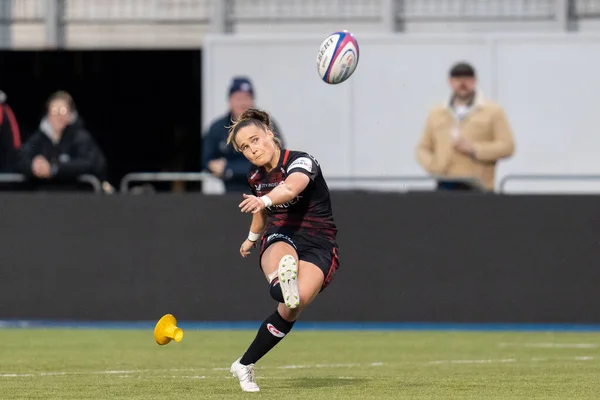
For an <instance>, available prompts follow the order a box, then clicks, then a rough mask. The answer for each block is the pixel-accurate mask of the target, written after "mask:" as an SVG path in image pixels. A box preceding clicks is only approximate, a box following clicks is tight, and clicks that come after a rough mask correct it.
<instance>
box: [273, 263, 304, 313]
mask: <svg viewBox="0 0 600 400" xmlns="http://www.w3.org/2000/svg"><path fill="white" fill-rule="evenodd" d="M277 276H278V277H279V285H280V287H281V293H282V294H283V301H284V304H285V305H286V306H287V307H288V308H296V307H298V306H299V305H300V291H299V290H298V261H296V259H295V258H294V257H292V256H290V255H288V256H283V258H282V259H281V261H279V268H278V270H277Z"/></svg>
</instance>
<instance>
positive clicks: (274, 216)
mask: <svg viewBox="0 0 600 400" xmlns="http://www.w3.org/2000/svg"><path fill="white" fill-rule="evenodd" d="M294 172H300V173H303V174H305V175H306V176H308V177H309V178H310V182H309V184H308V186H307V187H306V188H305V189H304V190H303V191H302V192H301V193H300V194H299V195H298V196H297V197H296V198H295V199H292V200H290V201H289V202H287V203H285V204H278V205H273V206H271V207H269V208H268V209H267V215H268V221H267V232H269V231H270V232H273V231H274V230H277V229H282V230H286V231H292V232H297V233H299V234H305V235H308V236H318V237H320V238H323V239H327V240H329V241H331V242H335V238H336V235H337V227H336V225H335V222H334V220H333V212H332V208H331V199H330V196H329V188H328V187H327V183H326V182H325V179H324V178H323V174H322V172H321V166H320V165H319V163H318V162H317V160H315V158H314V157H312V156H311V155H309V154H307V153H304V152H301V151H290V150H282V151H281V156H280V158H279V163H278V164H277V167H275V168H274V169H273V170H272V171H271V172H267V171H265V169H264V168H257V167H256V166H252V167H251V168H250V171H249V173H248V184H249V185H250V189H251V190H252V194H254V195H255V196H259V197H260V196H264V195H265V194H267V193H269V192H270V191H271V190H273V188H274V187H276V186H278V185H280V184H282V183H283V182H284V181H285V179H286V178H287V177H288V176H289V175H290V174H292V173H294Z"/></svg>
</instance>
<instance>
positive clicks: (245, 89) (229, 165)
mask: <svg viewBox="0 0 600 400" xmlns="http://www.w3.org/2000/svg"><path fill="white" fill-rule="evenodd" d="M250 107H254V87H253V85H252V82H251V81H250V79H249V78H246V77H235V78H233V80H232V81H231V85H230V86H229V111H228V112H227V113H226V114H225V115H223V116H221V117H219V118H217V119H216V120H214V121H213V122H212V123H211V125H210V128H209V130H208V132H207V133H206V135H204V139H203V142H202V156H201V157H202V170H208V171H209V172H210V173H211V174H212V175H213V176H215V177H217V178H219V179H221V180H222V181H223V184H224V185H225V190H226V191H227V192H246V191H248V177H247V174H248V170H249V169H250V162H249V161H248V160H247V159H246V157H244V155H243V154H242V153H238V152H237V151H235V150H234V149H233V147H232V146H228V145H227V136H229V129H228V127H229V126H231V125H233V121H235V119H236V118H237V117H238V116H239V115H240V114H241V113H243V112H244V111H246V110H247V109H248V108H250ZM273 131H274V133H275V135H277V137H279V139H280V140H281V142H282V144H283V145H284V146H285V144H284V140H283V137H282V136H281V131H280V130H279V127H278V126H277V124H276V123H275V121H273Z"/></svg>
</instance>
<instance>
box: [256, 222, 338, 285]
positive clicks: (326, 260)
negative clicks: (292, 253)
mask: <svg viewBox="0 0 600 400" xmlns="http://www.w3.org/2000/svg"><path fill="white" fill-rule="evenodd" d="M277 242H285V243H287V244H289V245H290V246H292V247H293V248H294V249H296V252H297V253H298V258H299V259H300V260H301V261H306V262H309V263H311V264H314V265H316V266H317V267H319V269H320V270H321V271H323V275H324V276H325V279H324V280H323V286H322V287H321V291H323V289H325V288H326V287H327V286H329V284H330V283H331V281H332V280H333V276H334V275H335V273H336V271H337V270H338V268H339V266H340V264H339V259H338V246H337V244H336V243H332V242H331V241H329V240H327V239H323V238H319V237H315V236H309V235H306V234H303V233H298V232H285V231H284V230H277V231H267V232H265V234H264V235H263V237H262V239H261V246H260V259H261V260H262V255H263V253H264V252H265V250H266V249H267V248H268V247H269V246H270V245H272V244H273V243H277Z"/></svg>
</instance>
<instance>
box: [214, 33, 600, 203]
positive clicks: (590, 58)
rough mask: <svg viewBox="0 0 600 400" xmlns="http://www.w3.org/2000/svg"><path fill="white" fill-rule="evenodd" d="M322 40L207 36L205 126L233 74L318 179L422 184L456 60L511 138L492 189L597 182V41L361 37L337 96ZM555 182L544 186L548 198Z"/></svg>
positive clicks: (223, 105)
mask: <svg viewBox="0 0 600 400" xmlns="http://www.w3.org/2000/svg"><path fill="white" fill-rule="evenodd" d="M324 35H325V33H324ZM323 37H324V36H323ZM323 37H322V36H314V35H303V36H282V35H279V36H210V37H208V38H207V40H206V43H205V46H204V54H203V63H204V65H203V74H204V76H203V81H204V83H203V121H204V123H205V124H206V125H208V123H209V121H210V120H212V119H213V118H215V117H217V116H219V115H221V114H222V113H224V112H225V111H226V109H227V102H226V97H227V96H226V91H227V86H228V84H229V82H230V80H231V78H232V76H234V75H240V74H241V75H247V76H249V77H250V78H251V79H252V80H253V82H254V84H255V88H256V94H257V105H258V106H259V107H261V108H265V109H267V110H269V111H270V112H271V113H272V114H273V116H274V118H275V119H276V120H277V121H278V123H279V124H280V126H281V128H282V131H283V134H284V136H285V138H286V140H287V142H288V145H289V147H291V148H294V149H302V150H306V151H309V152H311V153H312V154H313V155H314V156H315V157H316V158H317V159H318V160H319V161H320V162H321V164H322V166H323V169H324V171H325V173H326V174H327V175H332V176H363V177H365V176H384V177H391V176H415V175H423V176H424V175H425V173H424V171H423V170H422V169H421V167H420V166H419V165H418V163H417V162H416V159H415V155H414V154H415V146H416V143H417V141H418V139H419V136H420V134H421V131H422V129H423V125H424V121H425V117H426V115H427V112H428V111H429V109H430V108H431V107H432V106H433V105H434V104H436V103H439V102H441V101H444V100H446V99H447V98H448V96H449V88H448V84H447V74H448V70H449V68H450V66H451V65H452V64H453V63H454V62H456V61H461V60H465V61H468V62H470V63H472V64H473V65H474V66H475V67H476V69H477V72H478V76H479V88H480V89H481V90H482V91H483V92H484V94H485V95H486V96H488V97H490V98H492V99H494V100H497V101H498V102H499V103H500V104H501V105H502V106H503V107H504V108H505V110H506V112H507V114H508V117H509V120H510V122H511V125H512V127H513V130H514V134H515V139H516V154H515V156H514V157H513V158H511V159H509V160H506V161H503V162H502V163H501V164H500V166H499V169H498V176H497V179H496V180H497V182H499V181H500V180H501V179H502V177H503V176H505V175H507V174H540V173H555V174H556V173H560V174H592V173H600V158H599V157H598V156H597V154H598V149H600V135H598V134H597V131H598V130H599V129H600V112H598V111H597V110H598V104H599V103H598V100H597V99H598V93H600V79H597V75H598V71H600V36H598V35H588V34H585V35H584V34H546V35H544V34H535V35H533V34H523V35H482V36H478V35H468V36H465V35H443V36H438V35H368V36H367V35H365V36H359V37H358V40H359V44H360V51H361V53H360V61H359V65H358V68H357V70H356V72H355V74H354V75H353V76H352V77H351V78H350V80H348V81H347V82H345V83H343V84H340V85H336V86H330V85H327V84H325V83H324V82H322V81H320V80H319V78H318V76H317V73H316V62H315V59H316V52H317V50H318V46H319V44H320V43H321V41H322V39H323ZM563 184H564V181H560V182H555V183H552V182H550V183H548V182H546V183H545V185H550V186H551V190H553V191H554V192H556V191H558V192H560V187H561V185H563ZM588 184H589V183H586V182H581V183H580V184H579V185H583V186H577V184H576V188H577V187H579V188H580V189H581V190H585V188H586V187H587V186H585V185H588ZM332 186H335V185H332ZM343 186H344V187H347V184H344V185H343ZM572 186H573V185H571V187H572ZM361 187H364V185H361Z"/></svg>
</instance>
